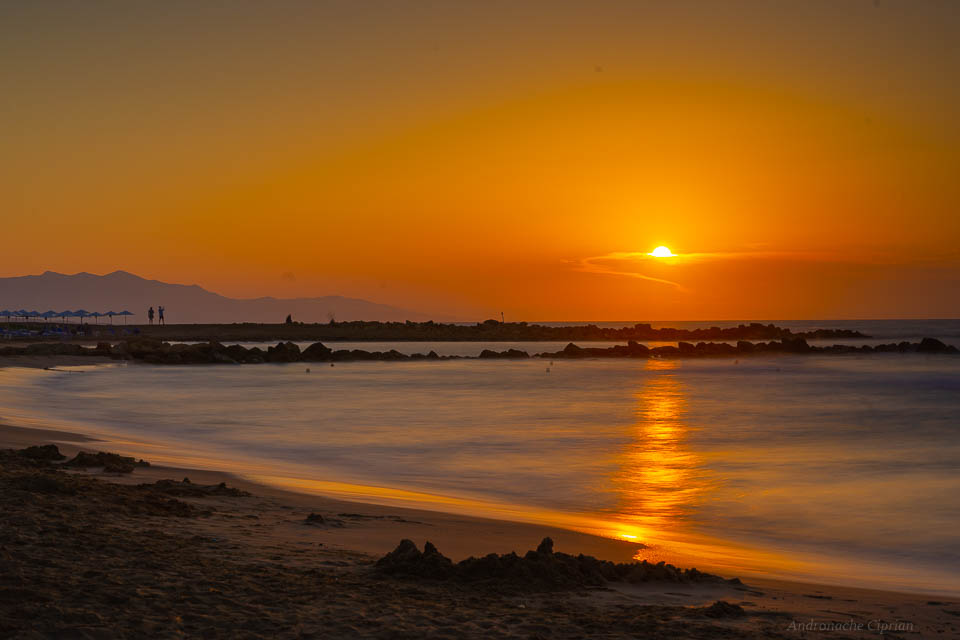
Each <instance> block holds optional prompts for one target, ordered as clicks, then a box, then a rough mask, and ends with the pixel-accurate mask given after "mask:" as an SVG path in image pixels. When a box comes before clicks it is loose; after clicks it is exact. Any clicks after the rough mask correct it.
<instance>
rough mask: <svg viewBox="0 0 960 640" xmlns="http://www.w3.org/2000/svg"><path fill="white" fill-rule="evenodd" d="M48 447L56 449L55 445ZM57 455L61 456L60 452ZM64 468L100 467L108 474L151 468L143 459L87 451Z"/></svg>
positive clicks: (64, 464)
mask: <svg viewBox="0 0 960 640" xmlns="http://www.w3.org/2000/svg"><path fill="white" fill-rule="evenodd" d="M48 446H50V447H53V448H54V449H56V446H55V445H48ZM57 453H58V454H59V451H58V452H57ZM63 466H64V467H79V468H83V469H86V468H89V467H98V468H102V469H103V470H104V471H106V472H108V473H132V472H133V470H134V469H136V468H137V467H149V466H150V463H149V462H147V461H145V460H143V459H142V458H141V459H140V460H136V459H135V458H131V457H129V456H121V455H119V454H116V453H105V452H103V451H99V452H97V453H87V452H86V451H80V452H78V453H77V455H76V456H75V457H74V458H73V459H72V460H69V461H67V462H65V463H63Z"/></svg>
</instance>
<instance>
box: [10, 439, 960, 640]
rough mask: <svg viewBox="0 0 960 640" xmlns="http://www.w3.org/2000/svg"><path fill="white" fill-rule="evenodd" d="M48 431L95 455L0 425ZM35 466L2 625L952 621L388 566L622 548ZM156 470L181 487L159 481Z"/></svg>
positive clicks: (733, 593) (410, 628)
mask: <svg viewBox="0 0 960 640" xmlns="http://www.w3.org/2000/svg"><path fill="white" fill-rule="evenodd" d="M45 443H56V444H57V445H58V446H59V447H60V450H61V452H62V453H64V454H66V455H67V456H71V457H72V455H74V454H75V453H76V451H77V450H80V449H82V450H87V451H96V450H97V447H96V441H91V440H89V439H86V438H85V437H84V436H82V435H79V434H70V433H65V432H56V431H45V430H40V429H24V428H15V427H0V448H8V447H9V448H22V447H26V446H29V445H40V444H45ZM65 443H68V444H65ZM121 453H122V452H121ZM31 464H32V463H28V462H24V461H23V460H22V459H20V458H18V457H13V458H11V457H10V454H7V455H6V457H0V483H3V487H2V490H0V637H12V638H46V637H51V638H53V637H56V638H60V637H74V638H125V637H129V638H133V637H160V638H163V637H171V638H172V637H203V638H233V637H250V638H273V637H290V638H293V637H302V638H338V637H375V638H381V637H383V638H421V637H435V638H463V637H468V638H470V637H475V638H496V637H516V638H598V637H599V638H633V637H652V638H716V637H744V638H760V637H767V638H768V637H830V638H842V637H851V638H855V637H865V635H864V634H869V635H874V636H875V635H878V633H879V631H880V627H881V625H894V628H893V629H888V631H887V633H886V634H885V635H886V637H940V638H943V637H956V636H957V635H958V634H960V602H957V601H954V600H950V599H944V598H942V597H935V596H923V595H916V594H898V593H890V592H882V591H870V590H865V589H853V588H844V587H835V586H818V585H810V584H799V583H789V582H779V581H773V580H761V579H755V578H750V579H749V580H748V581H747V582H746V583H745V584H735V583H729V582H718V583H713V582H706V583H682V582H671V581H653V582H646V583H642V584H627V583H620V582H609V583H606V584H603V585H599V586H598V585H589V586H587V585H582V586H578V587H573V588H563V589H549V590H543V589H533V588H528V587H525V586H524V585H519V586H518V585H517V584H513V583H504V584H498V583H496V582H495V581H494V582H492V583H491V582H486V583H484V584H463V583H456V582H451V581H448V580H446V581H445V580H436V579H429V578H415V577H413V578H412V577H409V576H408V577H403V576H394V575H389V576H388V575H384V574H383V573H382V572H379V571H378V570H377V569H376V566H375V562H376V560H377V559H378V558H379V557H381V556H383V555H384V554H385V553H386V552H388V551H390V550H391V549H393V548H394V547H396V546H397V544H398V542H399V541H400V540H401V539H404V538H407V539H410V540H412V541H413V542H415V543H416V544H417V545H418V546H419V547H420V548H423V546H424V544H425V543H426V541H428V540H429V541H431V542H433V543H434V544H435V545H436V546H437V547H438V548H439V549H440V551H441V552H442V553H444V554H445V555H446V556H448V557H450V558H452V559H453V560H454V561H457V560H460V559H462V558H465V557H467V556H468V555H477V556H481V555H484V554H487V553H490V552H496V553H507V552H510V551H517V552H518V553H520V554H521V555H522V554H523V553H524V552H525V551H526V550H528V549H533V548H535V547H536V546H537V544H538V542H539V541H540V540H541V539H542V538H543V537H545V536H550V537H551V538H552V539H553V540H554V541H555V542H556V550H557V551H564V552H567V553H571V554H577V553H585V554H588V555H594V554H595V555H599V556H603V557H610V555H611V554H616V553H617V551H618V550H622V551H620V552H621V553H627V552H629V551H630V549H631V546H630V545H628V544H625V543H622V542H619V541H616V540H608V539H605V538H597V537H594V536H589V535H586V534H580V533H575V532H569V531H563V530H559V529H553V528H550V527H542V526H537V525H529V524H520V523H512V522H502V521H494V520H484V519H480V518H470V517H464V516H456V515H449V514H443V513H436V512H426V511H417V510H411V509H401V508H394V507H385V506H377V505H370V504H358V503H350V502H345V501H340V500H332V499H327V498H323V497H318V496H312V495H301V494H296V493H290V492H286V491H282V490H278V489H273V488H269V487H265V486H260V485H255V484H253V483H250V482H245V481H243V480H241V479H239V478H236V477H232V476H230V475H229V474H223V473H216V472H206V471H197V470H184V469H174V468H169V467H137V468H136V469H135V470H134V471H133V472H132V473H129V474H107V473H103V472H102V471H100V470H98V469H96V468H94V469H91V470H86V471H71V472H66V471H64V470H61V469H60V468H59V467H57V468H56V470H54V471H48V470H44V469H42V468H34V467H32V466H30V465H31ZM185 476H188V477H189V480H190V483H189V484H184V483H183V482H182V480H183V478H184V477H185ZM167 479H173V480H175V481H176V482H173V483H160V484H155V483H156V482H157V481H158V480H167ZM220 482H223V483H225V485H226V486H227V487H229V488H231V489H226V490H223V491H221V490H220V489H218V486H219V483H220ZM164 487H165V488H164ZM233 488H236V489H238V490H241V491H244V492H248V493H249V494H250V495H248V496H241V495H233V493H234V492H233V491H232V489H233ZM184 492H186V493H184ZM311 514H312V515H313V518H311V517H310V516H311ZM318 516H319V517H318ZM321 518H322V519H321ZM725 577H727V578H730V577H732V576H725ZM718 601H720V602H724V603H728V604H729V605H731V606H730V607H727V606H726V605H719V606H718V605H716V604H715V603H717V602H718ZM738 607H739V608H740V609H742V612H741V611H740V610H739V609H738Z"/></svg>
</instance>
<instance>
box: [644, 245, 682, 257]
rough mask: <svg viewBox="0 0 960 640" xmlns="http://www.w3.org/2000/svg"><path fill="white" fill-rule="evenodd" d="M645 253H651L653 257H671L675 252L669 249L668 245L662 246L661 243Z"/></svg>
mask: <svg viewBox="0 0 960 640" xmlns="http://www.w3.org/2000/svg"><path fill="white" fill-rule="evenodd" d="M647 255H651V256H653V257H654V258H672V257H673V256H674V255H676V254H675V253H673V252H672V251H670V249H669V248H668V247H664V246H662V245H661V246H659V247H657V248H656V249H654V250H653V251H651V252H650V253H649V254H647Z"/></svg>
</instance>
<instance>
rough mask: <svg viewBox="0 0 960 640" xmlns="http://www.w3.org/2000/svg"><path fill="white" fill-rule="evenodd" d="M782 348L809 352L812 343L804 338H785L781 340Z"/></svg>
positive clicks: (787, 350)
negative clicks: (808, 342)
mask: <svg viewBox="0 0 960 640" xmlns="http://www.w3.org/2000/svg"><path fill="white" fill-rule="evenodd" d="M780 345H781V349H782V350H783V351H786V352H787V353H807V352H808V351H810V345H808V344H807V341H806V340H804V339H803V338H793V339H787V338H784V339H783V340H781V341H780Z"/></svg>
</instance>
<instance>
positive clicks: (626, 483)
mask: <svg viewBox="0 0 960 640" xmlns="http://www.w3.org/2000/svg"><path fill="white" fill-rule="evenodd" d="M680 366H681V365H680V363H678V362H677V361H674V360H659V359H650V360H647V361H646V363H645V365H644V371H645V373H646V374H648V375H646V376H644V377H643V382H642V383H641V385H640V386H639V388H638V389H637V391H636V393H635V394H634V399H635V401H636V411H635V415H636V419H635V420H634V421H633V423H632V424H630V425H628V427H627V428H628V429H629V432H630V436H631V437H630V443H629V444H628V445H627V446H626V447H625V448H624V449H623V450H622V451H620V452H617V453H616V454H615V455H616V456H617V471H615V472H614V474H613V475H612V476H611V477H608V478H607V479H605V480H604V483H605V484H607V485H608V486H606V487H603V488H604V489H607V490H609V489H611V488H612V489H613V490H614V492H615V493H616V495H617V496H618V499H617V502H616V504H615V506H614V507H613V508H612V509H608V510H604V511H602V512H599V513H593V514H591V513H568V512H561V511H555V510H549V509H541V508H537V507H534V506H531V505H513V504H508V503H500V502H494V501H487V500H478V499H476V498H473V497H466V496H453V495H448V494H437V493H429V492H423V491H416V490H405V489H398V488H393V487H379V486H369V485H357V484H351V483H344V482H336V481H323V480H313V479H305V478H294V477H281V476H276V475H255V476H248V477H250V478H251V479H253V480H257V481H260V482H264V483H266V484H271V485H275V486H284V487H287V488H290V489H293V490H297V491H304V492H308V493H320V494H325V495H335V496H338V497H342V498H345V499H349V500H355V501H358V502H371V503H381V504H392V505H395V506H406V507H413V508H422V509H427V510H436V511H447V512H455V513H462V514H466V515H476V516H484V517H493V518H500V519H506V520H515V521H520V522H531V523H537V524H543V525H549V526H554V527H559V528H564V529H570V530H574V531H580V532H583V533H588V534H591V535H597V536H602V537H605V538H610V539H614V540H619V541H621V542H623V543H625V544H633V545H634V546H633V551H632V552H631V553H632V555H633V557H634V558H635V559H636V560H648V561H651V562H659V561H666V562H670V563H674V564H678V565H681V566H694V565H696V566H699V567H701V568H704V567H705V568H709V569H713V570H723V569H728V570H731V571H740V572H742V571H743V568H744V567H745V566H747V567H756V568H758V569H760V568H761V567H762V569H761V571H763V570H765V571H771V572H774V573H780V572H787V573H790V572H792V571H795V570H797V569H799V568H800V567H801V565H802V564H804V563H803V562H800V561H799V559H797V558H793V559H790V558H787V557H786V556H785V555H784V554H781V553H777V552H773V551H769V550H764V549H758V548H754V547H751V546H747V545H740V544H737V543H736V542H735V541H731V540H723V539H719V538H716V537H711V536H708V535H705V534H703V533H701V532H698V531H697V529H696V522H695V519H694V517H693V516H694V515H695V513H694V512H695V510H696V508H697V506H698V505H699V504H701V503H702V501H704V500H707V499H709V493H710V491H711V490H712V489H713V488H714V487H715V483H714V482H713V481H712V480H711V479H710V476H709V472H708V471H707V468H706V465H705V463H704V460H703V459H702V457H701V456H700V455H699V454H697V453H695V452H694V451H693V450H691V449H690V447H689V446H688V442H687V441H688V438H689V432H690V427H689V425H688V424H687V422H686V420H685V414H686V411H687V403H688V395H689V394H688V391H687V389H686V387H685V385H684V383H683V382H681V380H680V378H679V376H677V375H676V374H677V373H678V372H679V371H678V370H679V368H680Z"/></svg>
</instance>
